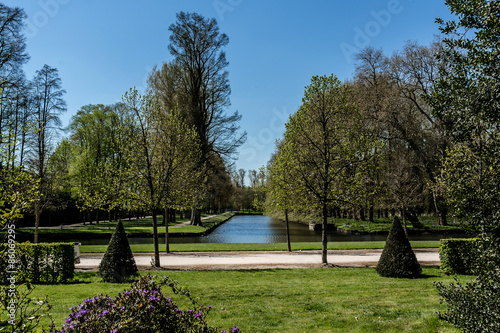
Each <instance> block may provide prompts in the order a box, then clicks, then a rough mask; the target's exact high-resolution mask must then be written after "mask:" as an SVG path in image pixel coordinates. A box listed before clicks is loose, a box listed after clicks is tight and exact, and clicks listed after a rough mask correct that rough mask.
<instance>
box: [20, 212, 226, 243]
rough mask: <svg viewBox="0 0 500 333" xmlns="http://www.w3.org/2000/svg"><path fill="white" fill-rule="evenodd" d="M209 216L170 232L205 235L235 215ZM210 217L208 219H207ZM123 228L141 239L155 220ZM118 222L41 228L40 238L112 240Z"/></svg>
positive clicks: (27, 232) (160, 229)
mask: <svg viewBox="0 0 500 333" xmlns="http://www.w3.org/2000/svg"><path fill="white" fill-rule="evenodd" d="M208 216H209V214H203V215H202V217H204V218H205V219H204V220H202V223H203V225H202V226H192V225H186V226H182V227H177V228H169V232H170V233H172V234H193V235H196V234H203V233H204V232H206V231H207V230H208V229H210V228H213V227H214V226H217V225H219V224H220V223H223V222H225V221H227V220H228V219H230V218H231V217H232V216H234V213H229V212H228V213H224V214H220V215H217V216H213V217H208ZM207 217H208V218H207ZM187 221H189V220H188V219H177V220H176V221H175V222H172V223H169V226H175V225H177V224H180V223H183V222H187ZM122 222H123V226H124V227H125V230H126V232H127V235H128V236H129V237H141V236H149V235H152V234H153V228H152V225H153V219H152V218H151V217H149V218H143V219H137V220H136V219H134V220H123V221H122ZM116 224H117V222H116V221H106V222H100V223H99V224H96V223H93V224H85V225H83V224H82V225H79V226H74V227H67V226H66V227H65V226H61V227H59V228H40V229H39V235H40V237H42V238H43V237H44V236H45V237H49V236H50V237H51V238H57V237H59V236H61V237H65V238H72V239H78V238H79V237H81V238H89V237H99V238H110V237H111V235H112V234H113V232H114V230H115V228H116ZM157 224H158V233H160V234H164V233H165V226H164V225H163V218H162V217H161V216H158V220H157ZM18 233H20V234H25V235H32V234H33V233H34V229H27V228H21V229H18Z"/></svg>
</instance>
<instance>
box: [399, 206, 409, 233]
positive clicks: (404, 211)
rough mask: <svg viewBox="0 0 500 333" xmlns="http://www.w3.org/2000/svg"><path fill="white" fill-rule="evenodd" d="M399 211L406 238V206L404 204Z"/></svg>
mask: <svg viewBox="0 0 500 333" xmlns="http://www.w3.org/2000/svg"><path fill="white" fill-rule="evenodd" d="M401 213H402V214H403V224H404V229H405V235H406V238H408V230H407V229H406V208H405V206H403V209H402V210H401Z"/></svg>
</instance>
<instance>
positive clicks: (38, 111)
mask: <svg viewBox="0 0 500 333" xmlns="http://www.w3.org/2000/svg"><path fill="white" fill-rule="evenodd" d="M32 84H33V103H34V105H33V107H34V109H33V120H32V121H33V123H34V124H35V131H34V132H33V140H32V142H31V147H30V157H29V166H30V168H31V170H32V171H33V173H34V174H35V177H36V179H37V180H38V181H39V189H40V194H41V196H40V198H39V200H37V201H36V202H35V205H34V206H35V237H34V242H35V243H37V242H38V227H39V226H40V215H41V214H42V211H43V209H44V206H45V204H46V203H47V201H46V198H47V194H48V193H46V192H47V190H48V188H49V186H48V182H49V179H48V177H47V166H48V164H49V158H50V154H51V152H52V151H53V149H54V146H53V145H54V140H55V137H56V135H57V132H58V131H59V130H60V126H61V120H60V118H59V115H60V114H61V113H62V112H64V111H66V102H65V101H64V99H63V95H64V94H65V91H64V90H63V89H62V88H61V79H60V78H59V74H58V71H57V69H56V68H52V67H50V66H48V65H44V66H43V67H42V69H40V70H38V71H37V72H36V73H35V77H34V79H33V83H32Z"/></svg>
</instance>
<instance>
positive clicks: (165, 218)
mask: <svg viewBox="0 0 500 333" xmlns="http://www.w3.org/2000/svg"><path fill="white" fill-rule="evenodd" d="M171 210H172V209H168V208H165V209H164V211H163V221H164V223H165V252H167V253H170V244H169V242H168V223H169V222H170V218H169V216H170V211H171Z"/></svg>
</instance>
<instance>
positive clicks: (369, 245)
mask: <svg viewBox="0 0 500 333" xmlns="http://www.w3.org/2000/svg"><path fill="white" fill-rule="evenodd" d="M410 243H411V245H412V247H413V248H437V247H439V241H412V242H410ZM384 245H385V242H384V241H366V242H329V243H328V249H330V250H357V249H383V248H384ZM130 247H131V249H132V252H134V253H141V252H142V253H144V252H146V253H149V252H153V244H131V245H130ZM106 248H107V245H81V246H80V252H81V253H104V252H106ZM160 248H161V249H163V248H164V246H160ZM170 250H171V251H172V252H212V251H216V252H219V251H286V250H287V246H286V243H234V244H231V243H224V244H222V243H221V244H219V243H188V244H170ZM292 250H293V251H299V250H303V251H305V250H321V243H320V242H304V243H292Z"/></svg>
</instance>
